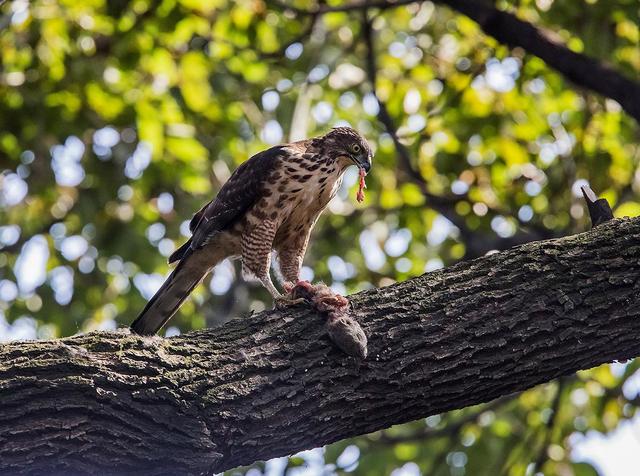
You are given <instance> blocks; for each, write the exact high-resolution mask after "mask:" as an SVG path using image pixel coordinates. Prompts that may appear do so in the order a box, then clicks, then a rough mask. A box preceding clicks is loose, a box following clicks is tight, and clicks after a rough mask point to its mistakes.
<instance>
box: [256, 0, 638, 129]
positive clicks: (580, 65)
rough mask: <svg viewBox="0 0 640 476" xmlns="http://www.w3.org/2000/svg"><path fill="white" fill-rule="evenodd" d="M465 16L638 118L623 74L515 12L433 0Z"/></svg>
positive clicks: (369, 4)
mask: <svg viewBox="0 0 640 476" xmlns="http://www.w3.org/2000/svg"><path fill="white" fill-rule="evenodd" d="M421 2H422V0H397V1H392V0H369V1H354V2H352V3H346V4H344V5H338V6H328V5H320V6H318V7H316V8H314V9H311V10H305V9H302V8H296V7H292V6H290V5H288V4H287V3H286V2H283V1H279V0H268V3H269V4H271V5H273V6H276V7H278V8H281V9H285V10H288V11H291V12H293V13H295V14H297V15H317V14H324V13H330V12H349V11H355V10H367V9H371V8H379V9H382V10H385V9H389V8H395V7H399V6H403V5H408V4H411V3H421ZM434 2H435V3H439V4H442V5H447V6H449V7H450V8H452V9H453V10H455V11H457V12H459V13H462V14H463V15H466V16H468V17H469V18H471V19H472V20H474V21H475V22H477V23H478V24H479V25H480V27H481V28H482V30H483V31H484V32H485V33H486V34H487V35H489V36H492V37H494V38H495V39H496V40H498V41H499V42H501V43H504V44H506V45H509V46H511V47H514V46H517V47H520V48H523V49H524V50H525V51H526V52H527V53H529V54H532V55H534V56H537V57H538V58H540V59H541V60H543V61H544V62H545V63H546V64H547V65H548V66H549V67H551V68H553V69H555V70H556V71H558V72H559V73H560V74H562V75H563V76H564V77H565V78H567V79H568V80H569V81H571V82H573V83H574V84H576V85H578V86H580V87H583V88H587V89H589V90H591V91H594V92H596V93H598V94H601V95H602V96H604V97H608V98H611V99H614V100H615V101H617V102H618V103H619V104H620V105H621V106H622V108H623V109H624V110H625V111H626V112H627V113H628V114H629V115H630V116H631V117H633V118H635V119H636V121H640V83H639V82H637V81H634V80H632V79H629V78H626V77H625V76H623V75H622V74H621V73H620V72H618V71H616V70H615V69H614V68H612V67H611V66H609V65H607V64H605V63H603V62H601V61H599V60H597V59H595V58H592V57H590V56H587V55H585V54H581V53H576V52H574V51H571V50H570V49H569V48H568V47H567V46H566V45H564V44H563V43H561V42H560V41H558V40H556V39H552V38H551V37H550V36H549V34H548V33H546V32H545V31H543V30H542V29H540V28H538V27H536V26H535V25H533V24H532V23H530V22H528V21H525V20H521V19H519V18H518V17H516V16H515V15H513V14H511V13H508V12H505V11H502V10H499V9H498V8H496V7H494V6H493V5H492V4H491V2H486V1H481V0H434Z"/></svg>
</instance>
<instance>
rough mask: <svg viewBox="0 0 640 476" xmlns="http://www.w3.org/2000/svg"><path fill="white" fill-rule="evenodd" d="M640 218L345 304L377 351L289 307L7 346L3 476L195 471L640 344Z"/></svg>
mask: <svg viewBox="0 0 640 476" xmlns="http://www.w3.org/2000/svg"><path fill="white" fill-rule="evenodd" d="M639 278H640V218H636V219H633V220H611V221H609V222H606V223H603V224H602V225H600V226H598V227H597V228H595V229H594V230H592V231H589V232H587V233H583V234H580V235H575V236H571V237H567V238H562V239H557V240H549V241H543V242H536V243H529V244H527V245H524V246H521V247H519V248H514V249H511V250H509V251H505V252H502V253H496V254H493V255H491V256H487V257H483V258H480V259H477V260H474V261H468V262H464V263H460V264H458V265H456V266H453V267H451V268H448V269H445V270H440V271H437V272H434V273H429V274H426V275H424V276H421V277H419V278H414V279H411V280H408V281H406V282H404V283H401V284H396V285H392V286H388V287H385V288H382V289H374V290H370V291H366V292H362V293H359V294H356V295H353V296H351V303H352V305H353V311H352V315H353V316H354V318H356V319H358V321H359V322H360V323H361V325H362V327H363V328H364V329H365V332H366V333H367V334H368V336H369V350H370V357H369V359H368V360H366V361H364V362H357V361H355V360H353V359H351V358H349V357H346V356H345V355H344V354H342V353H341V352H340V351H339V350H337V349H336V348H335V347H334V346H333V345H332V344H331V342H330V341H329V339H328V338H327V336H326V334H325V330H324V329H325V327H324V322H323V319H322V318H321V317H319V316H317V315H315V314H314V313H313V311H312V310H310V309H308V308H306V307H304V306H302V307H292V308H288V309H286V310H284V311H269V312H264V313H261V314H257V315H252V316H247V317H245V318H244V319H243V320H233V321H231V322H229V323H227V324H225V325H224V326H222V327H220V328H217V329H210V330H204V331H200V332H192V333H189V334H185V335H183V336H179V337H175V338H170V339H162V338H157V337H156V338H141V337H137V336H127V335H125V334H122V333H92V334H88V335H84V336H78V337H72V338H67V339H61V340H51V341H40V342H17V343H11V344H5V345H3V346H2V347H0V400H1V401H2V405H0V473H11V474H26V473H31V474H33V473H48V474H51V473H78V472H82V473H87V472H92V473H96V472H98V473H103V474H112V473H118V474H123V473H130V472H136V473H137V474H166V473H167V472H169V473H173V474H176V473H180V474H194V473H213V472H219V471H223V470H226V469H229V468H232V467H235V466H238V465H242V464H248V463H251V462H253V461H255V460H258V459H267V458H271V457H275V456H281V455H286V454H291V453H294V452H297V451H299V450H302V449H306V448H312V447H316V446H320V445H324V444H327V443H331V442H334V441H337V440H340V439H343V438H348V437H352V436H356V435H360V434H364V433H368V432H372V431H376V430H380V429H383V428H387V427H389V426H391V425H394V424H399V423H404V422H407V421H412V420H415V419H417V418H422V417H425V416H428V415H432V414H434V413H440V412H444V411H447V410H451V409H454V408H462V407H465V406H468V405H474V404H478V403H482V402H488V401H491V400H493V399H495V398H498V397H501V396H503V395H508V394H511V393H514V392H518V391H522V390H525V389H527V388H530V387H532V386H534V385H537V384H539V383H542V382H546V381H549V380H551V379H554V378H556V377H559V376H562V375H567V374H571V373H573V372H575V371H576V370H578V369H586V368H590V367H593V366H596V365H599V364H602V363H605V362H611V361H613V360H622V359H628V358H631V357H635V356H637V355H639V354H640V340H638V338H637V335H638V334H639V333H640V279H639Z"/></svg>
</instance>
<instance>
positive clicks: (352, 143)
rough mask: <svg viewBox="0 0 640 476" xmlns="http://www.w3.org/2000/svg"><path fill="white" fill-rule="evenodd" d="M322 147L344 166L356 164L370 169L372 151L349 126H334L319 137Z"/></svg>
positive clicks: (362, 138)
mask: <svg viewBox="0 0 640 476" xmlns="http://www.w3.org/2000/svg"><path fill="white" fill-rule="evenodd" d="M320 140H321V141H322V143H323V145H324V146H325V147H324V148H325V149H326V150H328V151H330V153H332V154H333V155H334V156H335V157H336V158H337V159H338V160H339V161H340V162H341V163H342V165H343V166H344V167H345V168H346V167H347V166H349V165H354V164H355V165H357V166H358V167H359V168H361V169H364V170H365V172H369V170H371V159H372V158H373V153H372V152H371V147H370V146H369V144H368V143H367V141H366V139H365V138H364V137H362V136H361V135H360V134H358V132H357V131H355V130H354V129H352V128H351V127H335V128H333V129H331V130H330V131H329V132H328V133H327V134H325V135H324V136H322V137H321V138H320Z"/></svg>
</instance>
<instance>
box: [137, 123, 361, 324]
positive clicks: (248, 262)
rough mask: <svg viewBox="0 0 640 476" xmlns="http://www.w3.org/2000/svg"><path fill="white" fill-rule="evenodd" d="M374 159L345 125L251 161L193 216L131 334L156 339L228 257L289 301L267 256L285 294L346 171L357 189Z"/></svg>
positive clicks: (277, 296) (245, 273)
mask: <svg viewBox="0 0 640 476" xmlns="http://www.w3.org/2000/svg"><path fill="white" fill-rule="evenodd" d="M371 158H372V153H371V148H370V147H369V144H368V143H367V141H366V140H365V139H364V138H363V137H362V136H361V135H360V134H358V132H356V131H355V130H353V129H351V128H349V127H337V128H334V129H332V130H331V131H329V132H328V133H327V134H325V135H323V136H321V137H315V138H312V139H307V140H302V141H298V142H293V143H290V144H284V145H279V146H275V147H272V148H270V149H268V150H265V151H263V152H260V153H258V154H256V155H254V156H253V157H251V158H250V159H249V160H247V161H246V162H244V163H243V164H242V165H240V166H239V167H238V168H237V169H236V170H235V171H234V173H233V174H232V175H231V177H230V178H229V180H228V181H227V182H226V183H225V184H224V185H223V186H222V188H221V189H220V192H219V193H218V195H217V197H216V198H214V199H213V200H212V201H210V202H209V203H207V204H206V205H204V206H203V207H202V208H201V209H200V211H198V212H197V213H196V214H195V216H194V217H193V219H192V220H191V223H190V226H189V228H190V229H191V232H192V236H191V238H190V239H189V240H188V241H187V242H186V243H185V244H184V245H182V246H181V247H180V248H179V249H177V250H176V251H175V252H174V253H173V254H172V255H171V256H170V257H169V263H175V262H177V266H176V268H175V269H174V270H173V272H172V273H171V275H170V276H169V277H168V278H167V280H166V281H165V283H164V284H163V285H162V287H160V289H159V290H158V292H157V293H156V294H155V295H154V296H153V297H152V298H151V300H150V301H149V302H148V303H147V305H146V306H145V308H144V309H143V310H142V312H141V313H140V315H139V316H138V318H137V319H136V320H135V321H134V322H133V324H132V325H131V329H132V330H133V331H134V332H136V333H138V334H142V335H151V334H155V333H156V332H157V331H158V330H160V329H161V328H162V326H163V325H164V324H165V323H166V322H167V321H168V320H169V319H170V318H171V316H173V315H174V314H175V312H176V311H177V310H178V308H179V307H180V305H181V304H182V302H183V301H184V300H185V299H186V298H187V296H189V294H190V293H191V292H192V291H193V289H194V288H195V287H196V286H197V285H198V283H200V281H202V279H203V278H204V277H205V276H206V275H207V273H209V271H211V269H212V268H213V267H214V266H215V265H216V264H218V263H219V262H220V261H222V260H224V259H225V258H237V257H240V258H241V259H242V274H243V276H245V277H248V278H250V279H251V278H253V279H257V280H259V281H260V282H261V283H262V284H263V285H264V287H265V288H266V289H267V290H268V291H269V293H270V294H271V295H272V296H273V298H274V300H275V301H276V303H278V302H282V303H286V301H287V298H286V297H285V296H283V295H282V294H281V293H280V292H279V291H278V289H277V288H276V286H275V285H274V284H273V282H272V280H271V276H270V274H269V271H270V267H271V255H272V252H273V251H275V252H276V253H277V255H278V260H279V262H280V274H281V275H282V281H283V282H282V283H281V284H282V286H283V288H284V290H285V291H287V292H288V291H289V290H290V289H291V288H292V287H293V285H295V284H296V283H297V282H298V280H299V274H300V268H301V266H302V260H303V258H304V255H305V251H306V248H307V244H308V242H309V235H310V234H311V230H312V228H313V226H314V225H315V223H316V220H317V219H318V216H319V215H320V213H321V212H322V210H324V208H325V207H326V206H327V204H328V203H329V201H330V200H331V199H332V198H333V197H334V196H335V194H336V192H337V191H338V188H339V187H340V184H341V183H342V178H343V175H344V172H345V170H346V169H347V167H348V166H350V165H354V164H355V165H356V166H358V168H359V169H360V175H361V186H362V184H363V179H362V177H363V176H364V174H366V172H368V171H369V169H370V168H371ZM359 196H360V194H359Z"/></svg>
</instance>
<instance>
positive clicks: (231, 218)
mask: <svg viewBox="0 0 640 476" xmlns="http://www.w3.org/2000/svg"><path fill="white" fill-rule="evenodd" d="M285 154H286V151H285V150H284V147H283V146H276V147H272V148H270V149H267V150H265V151H263V152H260V153H258V154H256V155H254V156H253V157H251V158H250V159H249V160H247V161H246V162H244V163H243V164H242V165H240V167H238V168H237V169H236V170H235V171H234V172H233V174H231V177H230V178H229V180H227V182H226V183H225V184H224V185H223V186H222V188H221V189H220V192H218V195H217V196H216V198H215V199H213V200H212V201H210V202H209V203H208V204H206V205H205V206H203V207H202V208H201V209H200V210H199V211H198V212H197V213H196V214H195V215H194V217H193V219H192V220H191V223H190V224H189V229H190V230H191V232H192V233H193V236H192V237H191V238H190V239H189V241H187V243H185V244H184V245H182V246H181V247H180V248H178V249H177V250H176V251H175V252H174V253H173V254H172V255H171V256H170V257H169V263H173V262H174V261H177V260H180V259H183V258H184V257H185V256H186V255H187V254H188V253H189V250H195V249H198V248H201V247H202V246H204V245H206V244H207V243H208V242H209V240H210V239H211V238H212V237H213V236H214V235H215V234H216V233H219V232H221V231H224V230H226V229H228V228H229V227H231V226H232V225H233V224H234V223H235V222H236V221H237V220H238V219H240V218H241V217H242V216H243V214H244V213H245V212H246V211H247V210H248V209H249V208H251V207H252V206H253V205H254V204H255V203H256V202H257V201H258V200H259V199H260V197H261V193H262V191H263V190H264V186H265V183H266V181H267V179H268V178H269V176H270V174H271V172H273V171H274V170H275V168H276V166H277V164H278V162H279V159H280V157H282V156H284V155H285Z"/></svg>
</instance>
